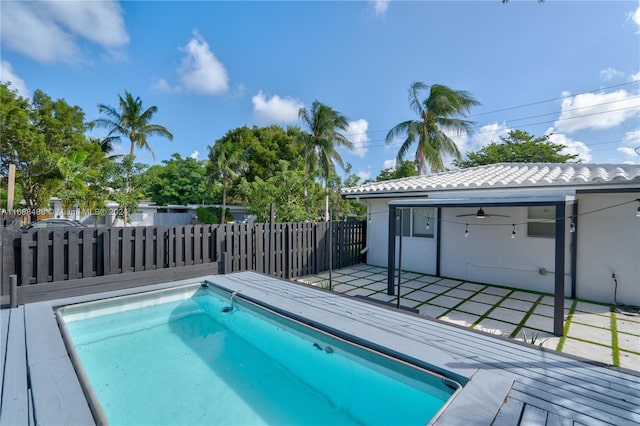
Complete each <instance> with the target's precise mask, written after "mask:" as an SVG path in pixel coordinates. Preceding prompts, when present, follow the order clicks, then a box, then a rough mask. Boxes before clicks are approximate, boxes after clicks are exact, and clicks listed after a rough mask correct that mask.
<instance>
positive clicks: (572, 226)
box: [569, 222, 576, 233]
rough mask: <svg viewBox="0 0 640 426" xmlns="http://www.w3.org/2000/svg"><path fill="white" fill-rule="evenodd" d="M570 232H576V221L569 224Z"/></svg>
mask: <svg viewBox="0 0 640 426" xmlns="http://www.w3.org/2000/svg"><path fill="white" fill-rule="evenodd" d="M569 232H571V233H574V232H576V224H575V222H571V223H570V224H569Z"/></svg>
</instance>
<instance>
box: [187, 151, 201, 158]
mask: <svg viewBox="0 0 640 426" xmlns="http://www.w3.org/2000/svg"><path fill="white" fill-rule="evenodd" d="M189 157H191V158H193V159H194V160H197V159H198V157H200V151H198V150H195V151H193V152H192V153H191V154H190V155H189Z"/></svg>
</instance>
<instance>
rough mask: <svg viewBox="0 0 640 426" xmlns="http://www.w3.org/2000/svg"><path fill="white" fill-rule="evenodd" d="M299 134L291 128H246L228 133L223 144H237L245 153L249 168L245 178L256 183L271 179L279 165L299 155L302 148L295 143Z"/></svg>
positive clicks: (243, 174)
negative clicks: (258, 178)
mask: <svg viewBox="0 0 640 426" xmlns="http://www.w3.org/2000/svg"><path fill="white" fill-rule="evenodd" d="M298 134H300V129H299V128H298V127H288V128H287V129H286V130H285V129H283V128H282V127H280V126H278V125H272V126H268V127H256V126H254V127H252V128H249V127H247V126H243V127H238V128H236V129H233V130H230V131H228V132H227V134H226V135H225V136H223V137H222V138H221V140H222V141H223V142H224V143H232V144H236V145H238V147H239V148H240V149H242V150H243V151H245V160H246V163H247V164H246V168H245V169H244V170H243V171H242V176H244V177H245V178H246V179H247V181H249V182H252V181H253V180H254V179H255V178H256V177H258V176H259V177H261V178H262V179H268V178H269V177H271V176H273V174H274V172H275V171H276V168H277V167H278V161H280V160H285V161H292V160H293V159H294V158H295V157H296V156H297V155H298V151H299V148H298V147H297V146H296V145H295V143H294V140H295V138H296V136H297V135H298Z"/></svg>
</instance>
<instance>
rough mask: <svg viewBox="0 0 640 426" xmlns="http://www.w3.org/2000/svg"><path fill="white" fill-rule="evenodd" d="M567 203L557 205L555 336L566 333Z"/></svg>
mask: <svg viewBox="0 0 640 426" xmlns="http://www.w3.org/2000/svg"><path fill="white" fill-rule="evenodd" d="M565 210H566V207H565V202H561V203H557V204H556V247H555V260H556V265H555V298H554V302H553V334H555V335H556V336H562V335H563V333H564V252H565V241H564V240H565V238H564V233H565V213H566V212H565Z"/></svg>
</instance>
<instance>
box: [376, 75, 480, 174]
mask: <svg viewBox="0 0 640 426" xmlns="http://www.w3.org/2000/svg"><path fill="white" fill-rule="evenodd" d="M429 87H431V89H430V91H429V96H428V97H427V98H426V99H424V100H421V99H420V97H419V93H420V92H421V91H422V90H426V89H428V88H429ZM475 105H479V102H478V101H476V100H475V99H474V98H473V97H472V96H471V94H470V93H468V92H466V91H463V90H453V89H450V88H449V87H447V86H443V85H441V84H434V85H432V86H428V85H426V84H424V83H423V82H421V81H417V82H415V83H413V84H412V85H411V87H410V88H409V106H411V109H413V110H414V112H415V113H416V114H417V115H418V119H417V120H407V121H404V122H402V123H399V124H397V125H396V126H394V127H393V128H392V129H391V130H389V133H387V137H386V142H387V143H391V142H393V141H394V140H395V139H396V138H397V137H405V139H404V141H403V143H402V146H400V150H399V151H398V156H397V161H402V160H403V159H404V157H405V156H406V155H407V153H408V152H409V149H410V148H411V146H412V145H413V144H416V145H417V148H416V153H415V161H416V163H417V164H418V171H419V172H421V173H427V172H428V170H430V171H432V172H441V171H444V170H445V167H444V162H443V159H442V155H443V154H446V155H451V156H454V157H455V158H460V151H459V150H458V147H457V146H456V144H455V142H454V141H453V140H452V139H451V138H450V137H449V136H447V135H446V134H445V133H444V131H445V130H449V131H456V132H458V133H462V132H465V133H470V132H471V126H472V125H473V124H475V123H474V122H472V121H468V120H463V119H460V118H456V116H458V115H462V116H465V117H466V116H467V114H468V113H469V110H470V109H471V107H473V106H475Z"/></svg>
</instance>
